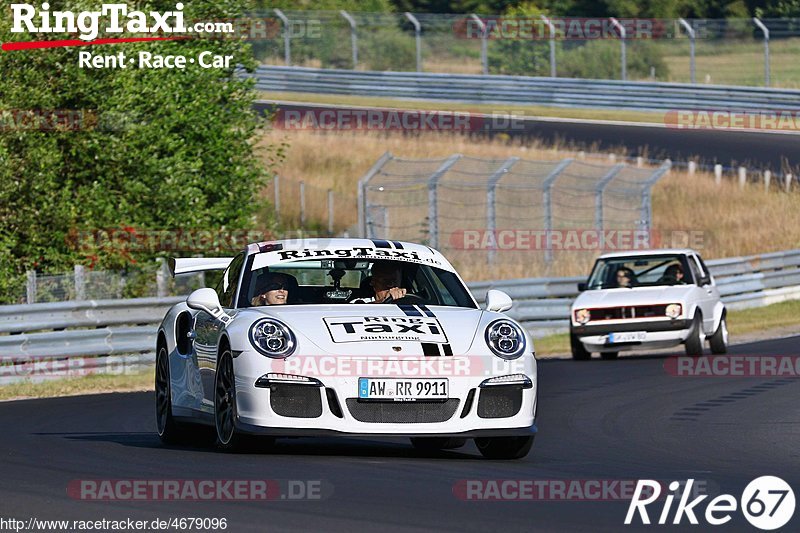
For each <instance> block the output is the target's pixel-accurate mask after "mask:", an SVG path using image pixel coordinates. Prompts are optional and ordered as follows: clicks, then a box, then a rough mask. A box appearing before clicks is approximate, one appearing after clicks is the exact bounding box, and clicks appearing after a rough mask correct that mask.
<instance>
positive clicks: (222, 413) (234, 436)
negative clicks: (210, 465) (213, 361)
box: [214, 348, 245, 451]
mask: <svg viewBox="0 0 800 533" xmlns="http://www.w3.org/2000/svg"><path fill="white" fill-rule="evenodd" d="M237 416H238V415H237V413H236V378H235V376H234V374H233V354H232V353H231V350H230V348H226V349H225V351H223V352H222V354H221V355H220V356H219V361H218V362H217V372H216V375H215V377H214V426H215V428H216V430H217V447H218V448H220V449H222V450H227V451H238V450H241V449H242V448H243V445H244V441H245V439H244V436H243V435H241V434H240V433H239V432H237V431H236V419H237Z"/></svg>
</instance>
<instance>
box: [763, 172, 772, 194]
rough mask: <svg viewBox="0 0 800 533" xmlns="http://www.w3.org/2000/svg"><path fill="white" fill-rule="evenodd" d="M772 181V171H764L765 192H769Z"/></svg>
mask: <svg viewBox="0 0 800 533" xmlns="http://www.w3.org/2000/svg"><path fill="white" fill-rule="evenodd" d="M771 181H772V171H770V170H765V171H764V190H765V191H769V183H770V182H771Z"/></svg>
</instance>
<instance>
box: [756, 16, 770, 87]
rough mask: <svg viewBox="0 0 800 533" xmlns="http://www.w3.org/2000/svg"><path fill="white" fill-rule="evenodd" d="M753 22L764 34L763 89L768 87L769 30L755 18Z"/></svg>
mask: <svg viewBox="0 0 800 533" xmlns="http://www.w3.org/2000/svg"><path fill="white" fill-rule="evenodd" d="M753 22H754V23H755V25H756V26H758V28H759V29H760V30H761V31H762V32H763V33H764V87H769V83H770V81H769V30H768V29H767V27H766V26H764V23H763V22H761V21H760V20H759V19H757V18H756V17H753Z"/></svg>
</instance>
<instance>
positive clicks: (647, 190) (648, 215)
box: [641, 159, 672, 246]
mask: <svg viewBox="0 0 800 533" xmlns="http://www.w3.org/2000/svg"><path fill="white" fill-rule="evenodd" d="M670 168H672V161H670V160H669V159H665V160H664V163H663V164H662V165H661V166H660V167H659V168H658V170H656V171H655V172H654V173H653V175H652V176H650V177H649V178H647V181H645V182H644V184H643V188H642V218H641V223H642V226H643V228H644V232H645V233H644V234H645V239H646V240H647V243H646V246H650V231H651V229H652V227H653V202H652V196H653V195H652V194H651V192H652V189H653V185H655V184H656V183H657V182H658V180H660V179H661V178H662V177H664V175H665V174H667V173H668V172H669V169H670Z"/></svg>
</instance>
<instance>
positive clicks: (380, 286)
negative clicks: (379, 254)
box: [353, 262, 406, 304]
mask: <svg viewBox="0 0 800 533" xmlns="http://www.w3.org/2000/svg"><path fill="white" fill-rule="evenodd" d="M402 278H403V273H402V271H401V269H400V266H399V265H397V264H395V263H391V262H376V263H375V264H374V265H372V279H371V280H370V283H369V284H370V287H372V290H373V291H375V296H374V297H373V298H361V299H359V300H355V301H354V302H353V303H365V304H379V303H390V302H392V301H394V300H399V299H400V298H403V297H404V296H405V295H406V290H405V289H402V288H400V284H401V283H402Z"/></svg>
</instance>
